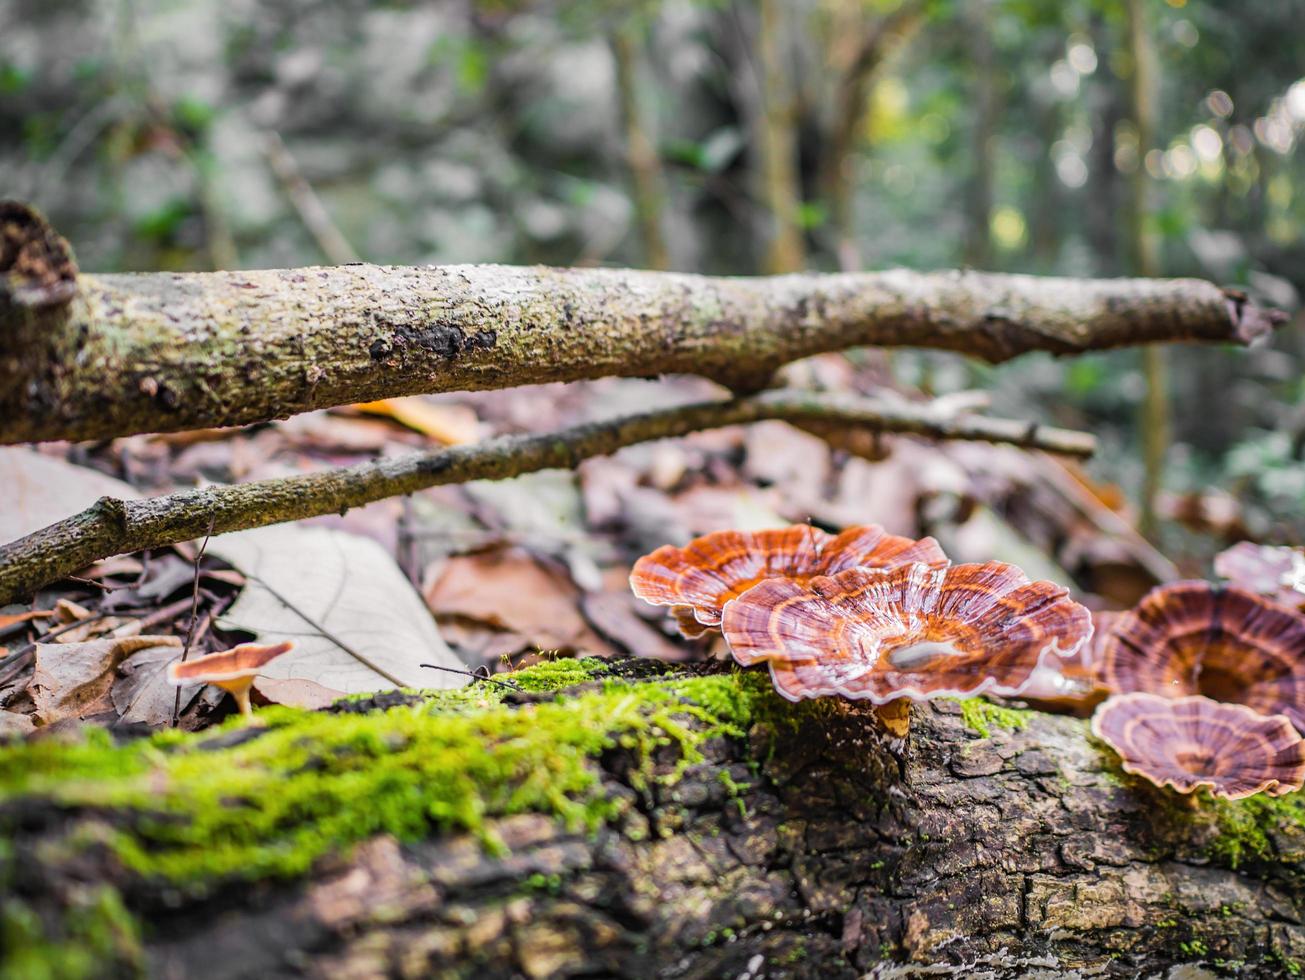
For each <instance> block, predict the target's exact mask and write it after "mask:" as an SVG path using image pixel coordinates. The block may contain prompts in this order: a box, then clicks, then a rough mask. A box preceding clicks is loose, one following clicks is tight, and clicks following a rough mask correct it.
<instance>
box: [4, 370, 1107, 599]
mask: <svg viewBox="0 0 1305 980" xmlns="http://www.w3.org/2000/svg"><path fill="white" fill-rule="evenodd" d="M763 419H786V420H789V421H792V422H797V423H799V424H801V423H803V422H814V423H819V424H821V425H825V426H828V425H830V424H831V423H833V424H837V425H838V426H839V428H840V431H841V430H845V429H847V428H848V427H849V426H850V427H854V429H855V431H857V432H867V431H868V432H895V433H906V434H913V435H920V436H928V437H932V438H937V439H971V440H983V441H989V442H1001V443H1011V444H1014V445H1018V446H1024V447H1026V448H1031V449H1044V450H1050V451H1052V452H1059V453H1065V454H1068V455H1072V456H1087V455H1091V453H1092V452H1093V450H1094V449H1095V446H1096V441H1095V439H1094V438H1093V437H1092V436H1091V435H1089V434H1087V433H1084V432H1074V431H1072V430H1067V429H1056V428H1052V427H1050V426H1042V425H1036V424H1032V423H1027V422H1017V421H1013V420H1010V419H993V418H983V417H980V416H962V417H949V416H943V415H940V414H939V413H938V411H937V410H936V408H933V407H931V406H929V405H911V404H907V403H899V404H891V403H885V402H877V401H874V400H871V399H865V398H856V397H847V396H840V395H825V394H814V393H810V392H801V391H792V392H790V391H771V392H764V393H762V394H760V395H753V396H750V397H747V398H740V399H735V400H732V401H722V402H699V403H695V404H691V405H681V406H678V407H675V408H667V409H662V410H660V411H652V412H645V413H642V414H639V415H628V416H623V417H620V418H616V419H611V420H608V421H604V422H592V423H588V424H585V425H579V426H574V427H572V428H569V429H563V430H561V431H559V432H551V433H545V434H542V435H530V436H502V437H499V438H497V439H490V440H488V441H486V442H483V443H477V444H475V445H467V446H458V447H455V448H451V449H445V450H441V451H439V452H432V453H410V454H408V455H405V456H394V457H390V458H387V459H379V460H376V461H375V462H370V463H362V464H359V465H358V466H352V467H347V468H342V469H336V470H329V471H326V472H319V473H310V474H304V475H302V476H292V477H282V478H279V479H273V480H258V481H254V482H251V483H244V484H238V485H235V486H211V487H206V488H204V489H201V490H187V491H182V492H179V493H173V494H167V495H165V496H161V497H153V498H150V499H146V500H116V499H113V498H110V497H102V498H101V499H100V500H99V501H97V502H96V503H95V504H94V505H93V506H91V507H89V508H87V509H86V510H85V511H83V512H82V513H80V514H75V515H73V516H71V517H69V518H67V519H66V520H63V521H59V522H58V523H56V524H52V525H50V526H49V527H47V528H44V529H42V530H40V531H36V532H34V533H33V534H29V535H28V536H26V537H24V538H20V539H19V540H17V541H14V542H11V543H9V544H6V545H4V546H3V547H0V604H4V603H6V602H12V601H14V600H15V599H17V598H19V597H21V596H25V595H30V594H31V593H32V591H33V590H35V589H37V588H39V587H40V586H42V585H46V584H48V583H49V582H53V581H56V580H57V579H59V578H62V577H64V576H65V575H70V574H72V573H73V572H76V571H77V570H78V569H81V568H85V567H86V566H87V565H89V564H90V563H91V562H93V561H97V560H99V559H100V558H107V557H109V556H111V555H117V554H125V553H127V552H131V551H140V550H143V549H145V548H158V547H162V546H164V545H169V544H176V543H178V542H180V541H189V540H190V539H192V538H196V537H201V536H203V535H205V534H209V533H213V534H224V533H226V532H227V531H240V530H244V529H246V528H251V527H263V526H266V525H268V524H277V523H280V522H282V521H296V520H302V519H303V518H305V517H317V516H320V515H322V514H333V513H337V512H340V513H343V512H344V511H346V510H348V509H349V508H350V507H360V506H362V505H364V504H369V503H371V502H372V501H374V500H381V499H383V498H385V497H394V496H398V495H400V494H407V493H414V492H416V491H418V490H423V489H425V488H426V487H432V486H437V485H439V484H445V483H465V482H466V481H468V480H501V479H505V478H507V477H513V476H520V475H521V474H523V473H533V472H535V471H536V470H543V469H550V468H561V469H573V468H574V467H575V466H576V465H577V464H578V463H579V462H580V461H581V460H583V459H587V458H589V457H591V456H601V455H605V454H607V453H612V452H615V451H616V450H618V449H620V448H621V447H623V446H629V445H633V444H635V443H638V442H647V441H649V440H652V439H665V438H671V437H674V436H682V435H687V434H688V433H690V432H696V431H699V430H701V429H710V428H718V427H720V426H726V425H738V424H742V423H747V422H759V421H761V420H763Z"/></svg>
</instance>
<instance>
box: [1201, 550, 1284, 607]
mask: <svg viewBox="0 0 1305 980" xmlns="http://www.w3.org/2000/svg"><path fill="white" fill-rule="evenodd" d="M1214 573H1215V574H1216V575H1218V576H1219V577H1220V578H1224V579H1227V580H1228V581H1229V582H1231V583H1232V584H1233V585H1235V586H1237V587H1238V588H1241V589H1245V590H1246V591H1247V592H1254V593H1256V594H1258V595H1262V596H1264V597H1265V598H1267V599H1272V600H1273V601H1274V602H1277V603H1280V604H1281V605H1284V606H1289V607H1291V608H1292V609H1297V610H1300V609H1305V548H1282V547H1276V546H1274V545H1267V544H1255V543H1254V542H1252V541H1241V542H1238V543H1237V544H1235V545H1233V546H1232V547H1231V548H1229V549H1227V550H1226V551H1221V552H1219V554H1218V555H1216V556H1215V559H1214Z"/></svg>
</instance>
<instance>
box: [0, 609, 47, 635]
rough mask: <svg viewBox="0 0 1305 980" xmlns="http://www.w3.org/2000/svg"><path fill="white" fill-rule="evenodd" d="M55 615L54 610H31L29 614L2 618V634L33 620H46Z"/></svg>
mask: <svg viewBox="0 0 1305 980" xmlns="http://www.w3.org/2000/svg"><path fill="white" fill-rule="evenodd" d="M54 614H55V613H54V610H53V609H29V610H28V611H27V612H22V613H14V614H13V615H12V616H0V632H4V631H5V630H7V629H9V628H11V627H13V626H17V625H18V624H19V623H29V622H31V621H32V620H33V619H46V618H47V617H50V616H53V615H54Z"/></svg>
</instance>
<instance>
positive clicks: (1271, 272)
mask: <svg viewBox="0 0 1305 980" xmlns="http://www.w3.org/2000/svg"><path fill="white" fill-rule="evenodd" d="M1302 38H1305V2H1302V0H1247V2H1242V3H1231V2H1219V3H1215V2H1199V0H1065V2H1056V3H1052V2H1041V3H1038V2H1033V0H793V2H781V0H718V2H694V0H669V2H665V3H642V4H634V3H627V4H615V3H604V2H599V0H592V2H581V0H577V2H554V3H548V2H540V3H508V2H502V3H489V2H481V3H475V2H469V0H462V2H459V0H446V2H441V3H431V4H418V3H380V4H370V3H361V2H332V3H320V2H310V0H278V2H275V3H252V2H249V0H222V2H217V0H173V2H155V3H132V2H130V0H100V2H97V0H41V2H35V0H3V2H0V132H3V133H4V134H5V137H4V139H3V140H0V174H3V179H2V184H3V186H0V191H2V192H3V196H6V197H14V198H17V199H20V200H25V201H30V202H31V203H33V204H35V205H37V206H38V207H40V208H41V209H43V210H44V211H45V212H46V213H47V214H48V215H49V217H50V218H51V219H52V221H53V222H54V224H55V226H56V227H58V228H59V229H60V230H61V231H62V232H63V233H64V234H65V235H66V236H67V237H68V238H69V240H70V241H72V242H73V244H74V246H75V248H76V250H77V253H78V258H79V261H80V264H81V266H82V268H84V269H86V270H89V271H113V270H155V269H215V268H250V267H265V266H298V265H307V264H314V263H322V262H331V263H337V262H346V261H353V260H366V261H371V262H380V263H402V264H419V263H455V262H508V263H549V264H556V265H593V264H604V265H620V266H643V267H654V268H657V267H661V268H671V269H678V270H686V271H700V272H706V273H720V274H756V273H762V272H782V271H789V270H794V269H800V268H810V269H819V270H837V269H857V268H865V269H873V268H882V267H887V266H892V265H905V266H910V267H915V268H921V269H933V268H948V267H957V266H970V267H974V268H981V269H992V270H1002V271H1015V272H1031V273H1041V274H1060V275H1070V276H1115V275H1125V274H1132V273H1144V274H1153V275H1166V276H1189V275H1190V276H1199V277H1203V278H1209V279H1213V280H1214V281H1216V282H1219V283H1221V284H1224V285H1235V286H1238V287H1240V288H1242V289H1245V290H1246V291H1248V292H1249V293H1250V294H1251V295H1252V296H1253V297H1255V298H1256V299H1257V300H1260V301H1264V302H1268V303H1270V304H1273V305H1277V306H1281V307H1284V308H1286V309H1287V310H1289V311H1290V312H1291V313H1292V314H1293V316H1294V319H1293V321H1292V323H1291V324H1290V325H1289V326H1288V327H1286V328H1285V329H1284V330H1282V331H1281V332H1280V333H1279V335H1278V337H1277V338H1276V340H1275V341H1274V342H1273V343H1272V344H1271V345H1269V346H1267V347H1262V348H1258V349H1254V350H1249V351H1242V350H1233V349H1217V348H1205V349H1202V348H1196V347H1192V348H1174V349H1170V350H1167V351H1166V352H1165V353H1164V355H1163V357H1161V356H1158V355H1150V360H1149V361H1148V355H1147V354H1146V353H1145V352H1143V353H1139V352H1136V351H1132V352H1119V353H1115V354H1107V355H1095V356H1090V357H1084V358H1079V359H1076V360H1074V361H1072V362H1071V361H1065V362H1059V361H1056V360H1054V359H1052V358H1049V357H1035V358H1025V359H1021V360H1020V361H1019V362H1018V363H1016V364H1013V365H1008V366H1005V367H1001V368H995V369H994V368H988V367H984V366H981V365H977V364H974V363H970V362H967V361H965V360H963V359H961V358H958V357H953V356H949V355H943V354H921V353H914V352H902V353H895V354H893V355H892V357H891V359H890V360H889V366H890V367H891V370H892V371H893V372H894V373H895V375H896V377H897V379H898V380H899V381H900V382H901V383H902V384H903V385H913V386H918V387H922V388H925V389H928V390H931V391H933V392H935V393H940V394H941V393H946V392H949V391H955V390H960V389H966V388H972V387H981V388H987V389H990V390H991V391H992V392H993V395H994V406H995V409H996V410H998V411H1000V412H1001V413H1002V414H1013V415H1024V416H1029V417H1034V418H1040V419H1043V420H1046V421H1050V422H1055V423H1058V424H1062V425H1068V426H1073V427H1078V428H1088V429H1091V430H1093V431H1095V432H1097V433H1098V434H1099V435H1100V436H1101V437H1102V439H1103V442H1104V451H1103V452H1102V453H1101V454H1100V456H1099V458H1098V459H1097V460H1096V461H1095V462H1094V463H1093V464H1092V467H1091V472H1092V473H1093V475H1094V476H1095V477H1096V478H1097V479H1099V480H1101V481H1103V482H1106V483H1110V484H1117V485H1118V486H1120V487H1122V488H1123V491H1124V493H1125V495H1126V497H1127V499H1128V500H1130V501H1133V502H1134V504H1135V503H1136V502H1137V501H1138V500H1139V499H1141V496H1142V494H1143V484H1144V482H1145V478H1146V474H1145V470H1146V467H1145V465H1144V462H1143V461H1144V459H1146V457H1147V453H1148V452H1151V453H1152V454H1153V456H1152V458H1157V459H1158V458H1160V457H1159V455H1158V454H1159V453H1160V452H1164V456H1163V459H1164V464H1163V466H1162V467H1155V468H1153V476H1155V475H1157V474H1158V476H1159V478H1160V480H1161V483H1162V488H1161V490H1160V492H1158V494H1157V495H1156V496H1155V497H1154V499H1155V502H1156V512H1157V513H1158V514H1159V516H1160V524H1159V527H1158V528H1157V529H1156V534H1157V536H1158V540H1159V542H1160V543H1162V544H1166V545H1167V546H1168V547H1170V548H1174V549H1176V550H1179V551H1181V550H1183V548H1184V543H1185V536H1186V535H1189V534H1191V532H1192V530H1193V529H1197V530H1200V531H1203V532H1209V531H1213V532H1214V534H1213V535H1211V537H1213V538H1221V537H1223V538H1228V539H1235V538H1236V537H1238V536H1240V535H1242V534H1250V535H1253V536H1255V537H1259V538H1262V539H1265V540H1279V541H1286V542H1290V543H1299V542H1300V541H1301V540H1303V539H1305V508H1302V506H1301V504H1302V501H1305V373H1303V372H1302V365H1303V364H1305V333H1303V332H1302V329H1301V319H1300V316H1299V313H1298V308H1299V296H1300V294H1301V291H1302V289H1305V241H1303V240H1302V229H1303V228H1305V191H1303V190H1302V188H1305V181H1303V179H1302V178H1305V152H1302V150H1301V145H1300V144H1301V142H1302V139H1305V78H1303V77H1302V76H1303V75H1305V41H1302ZM1166 369H1167V370H1166ZM1166 378H1167V380H1166ZM1148 389H1149V390H1151V391H1152V392H1153V393H1158V395H1159V397H1156V398H1153V399H1152V400H1151V402H1150V408H1149V409H1148V408H1147V407H1146V406H1147V402H1148V398H1147V392H1148ZM1165 389H1167V392H1166V390H1165ZM1166 407H1168V409H1169V411H1168V413H1166V412H1165V411H1164V409H1165V408H1166ZM1166 414H1167V416H1168V417H1167V418H1166ZM1166 429H1167V430H1168V431H1167V432H1166V431H1165V430H1166ZM1148 446H1149V448H1148ZM1135 513H1136V512H1135V511H1134V514H1135ZM1187 543H1190V542H1187Z"/></svg>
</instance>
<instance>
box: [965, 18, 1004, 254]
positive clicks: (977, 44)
mask: <svg viewBox="0 0 1305 980" xmlns="http://www.w3.org/2000/svg"><path fill="white" fill-rule="evenodd" d="M964 22H965V28H966V36H967V38H968V46H969V56H970V68H971V71H972V72H973V78H972V83H973V84H972V87H971V93H972V101H973V106H974V109H973V129H972V130H971V155H972V158H973V161H972V167H973V169H972V170H971V173H970V180H969V184H968V186H967V188H966V194H965V264H966V265H968V266H970V267H972V268H976V269H988V268H991V266H992V199H993V181H994V179H995V170H996V161H995V149H996V147H995V145H994V143H995V139H996V135H995V131H996V128H997V79H996V58H995V56H994V51H993V45H992V0H968V2H967V4H966V7H965V10H964Z"/></svg>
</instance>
